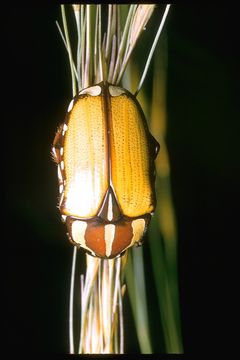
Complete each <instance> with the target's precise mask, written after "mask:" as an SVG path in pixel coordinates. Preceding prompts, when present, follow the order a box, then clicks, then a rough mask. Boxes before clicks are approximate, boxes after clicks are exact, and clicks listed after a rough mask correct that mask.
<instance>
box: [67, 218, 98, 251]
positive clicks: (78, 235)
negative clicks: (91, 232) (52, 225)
mask: <svg viewBox="0 0 240 360" xmlns="http://www.w3.org/2000/svg"><path fill="white" fill-rule="evenodd" d="M86 229H87V222H86V221H80V220H75V221H74V222H73V223H72V231H71V236H72V239H73V241H75V242H76V243H77V244H79V245H80V246H81V247H83V248H84V249H86V250H88V251H90V252H91V253H93V255H95V256H96V254H95V253H94V252H93V251H92V249H90V248H89V247H88V246H87V245H86V240H85V233H86Z"/></svg>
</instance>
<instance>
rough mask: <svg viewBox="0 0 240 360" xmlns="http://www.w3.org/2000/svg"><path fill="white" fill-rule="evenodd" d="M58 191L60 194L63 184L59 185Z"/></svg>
mask: <svg viewBox="0 0 240 360" xmlns="http://www.w3.org/2000/svg"><path fill="white" fill-rule="evenodd" d="M59 192H60V194H61V193H62V192H63V184H60V185H59Z"/></svg>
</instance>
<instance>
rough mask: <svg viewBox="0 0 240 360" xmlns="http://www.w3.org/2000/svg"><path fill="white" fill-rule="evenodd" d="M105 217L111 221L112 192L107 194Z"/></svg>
mask: <svg viewBox="0 0 240 360" xmlns="http://www.w3.org/2000/svg"><path fill="white" fill-rule="evenodd" d="M107 219H108V220H109V221H112V219H113V205H112V194H109V197H108V210H107Z"/></svg>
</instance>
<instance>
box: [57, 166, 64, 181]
mask: <svg viewBox="0 0 240 360" xmlns="http://www.w3.org/2000/svg"><path fill="white" fill-rule="evenodd" d="M58 180H59V182H60V183H61V182H62V181H63V178H62V172H61V169H60V166H59V165H58Z"/></svg>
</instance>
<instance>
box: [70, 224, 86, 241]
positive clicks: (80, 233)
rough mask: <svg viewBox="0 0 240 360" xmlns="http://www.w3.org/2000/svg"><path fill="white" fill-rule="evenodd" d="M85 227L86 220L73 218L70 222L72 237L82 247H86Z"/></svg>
mask: <svg viewBox="0 0 240 360" xmlns="http://www.w3.org/2000/svg"><path fill="white" fill-rule="evenodd" d="M86 229H87V223H86V221H78V220H75V221H74V222H73V223H72V234H71V235H72V238H73V240H74V241H75V242H76V243H77V244H80V245H81V246H83V247H86V243H85V237H84V236H85V232H86Z"/></svg>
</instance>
